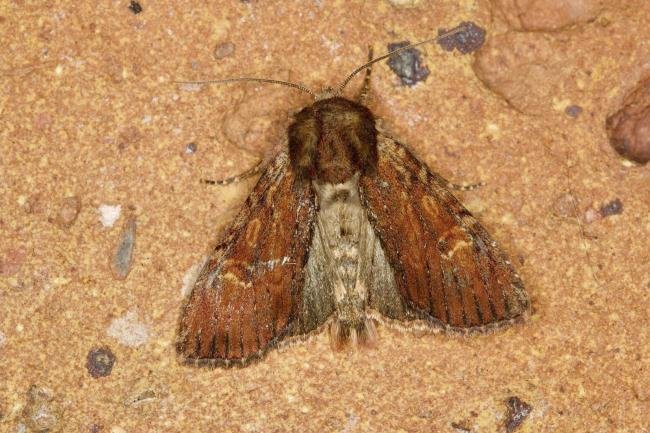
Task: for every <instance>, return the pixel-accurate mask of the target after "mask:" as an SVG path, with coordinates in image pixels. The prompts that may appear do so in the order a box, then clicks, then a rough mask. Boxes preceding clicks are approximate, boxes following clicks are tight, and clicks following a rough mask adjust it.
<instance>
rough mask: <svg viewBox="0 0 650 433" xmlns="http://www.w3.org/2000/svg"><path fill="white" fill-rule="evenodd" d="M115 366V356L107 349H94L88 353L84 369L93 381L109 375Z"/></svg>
mask: <svg viewBox="0 0 650 433" xmlns="http://www.w3.org/2000/svg"><path fill="white" fill-rule="evenodd" d="M113 364H115V355H113V352H111V349H109V348H108V347H96V348H94V349H91V350H90V352H88V357H87V360H86V368H87V369H88V373H90V375H91V376H92V377H94V378H95V379H97V378H99V377H106V376H108V375H110V374H111V371H112V370H113Z"/></svg>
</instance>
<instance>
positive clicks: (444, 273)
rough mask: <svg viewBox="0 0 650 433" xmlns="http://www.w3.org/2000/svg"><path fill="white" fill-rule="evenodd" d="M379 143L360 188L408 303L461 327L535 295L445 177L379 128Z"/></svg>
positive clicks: (496, 316)
mask: <svg viewBox="0 0 650 433" xmlns="http://www.w3.org/2000/svg"><path fill="white" fill-rule="evenodd" d="M378 146H379V163H378V169H377V171H376V172H375V173H372V174H368V175H365V176H362V177H361V179H360V184H359V185H360V192H361V196H362V203H363V204H364V206H365V207H366V210H367V212H368V218H369V220H370V222H371V224H372V226H373V227H374V229H375V232H376V233H377V236H378V237H379V239H380V241H381V245H382V246H383V249H384V251H385V254H386V257H387V258H388V261H389V263H390V266H391V268H392V269H393V273H394V276H395V283H396V286H397V290H398V292H399V293H400V295H401V297H402V299H403V301H404V303H405V306H406V307H407V309H408V310H410V312H411V313H413V315H414V316H415V317H417V318H423V319H428V320H429V321H431V322H433V323H435V324H438V325H441V326H444V327H451V328H458V329H478V330H480V329H485V328H487V327H488V326H493V325H495V324H496V325H498V324H503V323H507V322H509V321H511V320H512V319H515V318H517V317H519V316H521V315H522V314H523V313H524V312H525V311H526V310H527V309H528V307H529V300H528V296H527V295H526V292H525V290H524V287H523V284H522V282H521V280H520V278H519V276H518V275H517V273H516V272H515V271H514V269H513V267H512V265H511V264H510V262H509V261H508V259H507V258H506V257H505V255H504V254H503V253H502V252H501V251H500V250H499V249H498V247H497V246H496V243H495V242H494V241H493V240H492V238H491V237H490V236H489V235H488V233H487V232H486V231H485V229H484V228H483V227H482V226H481V225H480V224H479V223H478V221H477V220H476V219H475V218H474V217H473V216H472V215H471V214H470V213H469V211H467V209H465V208H464V207H463V206H462V205H461V204H460V203H459V202H458V200H456V198H455V197H454V196H453V195H452V194H451V193H450V192H449V191H448V190H447V182H446V181H445V180H444V179H443V178H441V177H440V176H438V175H437V174H435V173H432V172H431V171H429V169H428V168H427V167H426V166H425V165H424V164H422V163H421V162H420V161H418V160H417V158H416V157H415V156H414V155H413V154H412V153H411V152H410V151H409V150H408V149H406V148H405V147H404V146H402V145H401V144H399V143H397V142H395V141H394V140H393V139H391V138H389V137H385V136H382V135H380V136H379V142H378ZM395 318H396V319H403V317H395Z"/></svg>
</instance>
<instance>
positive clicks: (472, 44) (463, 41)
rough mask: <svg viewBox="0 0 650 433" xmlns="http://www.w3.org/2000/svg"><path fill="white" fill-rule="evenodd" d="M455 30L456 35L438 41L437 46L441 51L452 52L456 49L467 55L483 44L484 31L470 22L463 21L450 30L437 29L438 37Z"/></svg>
mask: <svg viewBox="0 0 650 433" xmlns="http://www.w3.org/2000/svg"><path fill="white" fill-rule="evenodd" d="M455 30H458V33H454V34H453V35H449V36H447V37H444V38H440V39H438V44H439V45H440V47H442V49H443V50H446V51H454V49H456V50H458V51H459V52H461V53H462V54H469V53H471V52H473V51H476V50H478V49H479V48H481V47H482V46H483V44H484V43H485V34H486V32H485V29H484V28H482V27H479V26H477V25H476V24H474V23H473V22H471V21H464V22H462V23H460V24H459V25H458V27H455V28H453V29H451V30H447V29H444V28H443V29H439V30H438V36H440V35H443V34H445V33H447V32H450V31H455Z"/></svg>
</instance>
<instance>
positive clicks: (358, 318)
mask: <svg viewBox="0 0 650 433" xmlns="http://www.w3.org/2000/svg"><path fill="white" fill-rule="evenodd" d="M462 30H463V29H462V26H461V27H458V28H456V29H454V30H451V31H450V32H447V33H445V34H443V35H439V36H438V37H437V38H435V39H434V40H440V39H441V38H445V37H449V35H453V34H455V33H458V32H460V31H462ZM426 42H430V41H424V42H421V43H426ZM412 46H413V45H412ZM412 46H411V47H412ZM406 48H410V47H403V48H400V49H399V50H395V51H393V52H391V53H389V54H387V55H385V56H382V57H379V58H375V59H372V60H371V61H370V62H369V63H367V64H365V65H363V66H362V67H360V68H357V70H355V71H354V72H353V73H352V74H351V75H350V76H349V77H348V78H347V79H346V80H345V81H344V82H343V83H342V84H341V85H340V86H339V87H338V88H336V89H327V90H325V91H324V92H323V93H321V94H318V95H316V94H314V93H313V92H311V91H310V90H309V89H306V88H304V87H303V86H301V85H298V84H293V83H281V82H277V81H274V80H263V79H255V78H237V79H229V80H218V82H231V81H265V82H272V83H276V84H286V85H290V86H292V87H296V88H299V89H301V90H304V91H307V92H309V93H310V94H312V95H313V96H314V99H315V102H314V103H313V104H312V105H310V106H308V107H305V108H303V109H302V110H301V111H300V112H298V113H297V114H296V115H295V116H294V120H293V123H292V124H291V125H290V127H289V129H288V140H287V141H288V148H287V150H284V151H281V152H279V153H278V154H277V155H276V156H275V157H274V158H273V159H272V160H271V161H270V162H269V163H267V164H265V165H263V168H262V174H261V177H260V178H259V180H258V182H257V184H256V185H255V187H254V188H253V191H252V192H251V193H250V195H249V197H248V199H247V200H246V202H245V204H244V206H243V208H242V209H241V211H240V212H239V214H238V216H237V217H236V218H235V220H234V222H233V223H232V224H231V225H230V227H229V228H228V229H227V230H226V231H225V233H224V235H223V236H222V238H221V240H220V241H219V243H218V244H217V246H216V247H215V248H214V250H213V251H212V253H211V254H210V256H209V258H208V260H207V262H206V263H205V265H204V266H203V268H202V270H201V271H200V273H199V276H198V279H197V280H196V283H195V285H194V287H193V289H192V291H191V293H190V294H189V296H188V297H187V299H186V301H185V304H184V306H183V308H182V314H181V318H180V325H179V331H178V340H177V343H176V348H177V351H178V353H179V355H180V357H181V358H182V359H183V360H184V361H185V362H190V363H196V364H207V365H212V366H232V365H238V366H243V365H247V364H249V363H250V362H251V361H253V360H255V359H259V358H261V357H262V356H263V355H264V354H265V353H266V352H267V351H268V350H269V349H271V348H273V347H275V346H277V345H278V344H279V343H280V342H281V341H283V340H284V341H286V340H288V339H290V338H292V337H293V338H295V337H298V336H304V335H307V334H310V333H314V332H319V331H320V330H321V329H323V328H327V329H328V330H329V336H330V342H331V344H332V346H333V347H334V348H342V347H345V346H347V345H357V344H358V345H369V346H372V345H374V344H375V343H376V341H377V330H376V322H379V323H382V324H387V325H389V326H390V325H391V324H400V323H408V324H411V325H414V324H420V325H423V326H424V327H425V328H427V329H432V330H433V329H443V330H446V331H460V332H471V331H487V330H489V329H494V328H497V327H499V326H503V325H507V324H510V323H513V322H514V321H515V320H516V319H518V318H521V317H523V316H525V314H526V312H527V311H528V309H529V306H530V301H529V298H528V296H527V294H526V292H525V290H524V287H523V284H522V282H521V279H520V277H519V276H518V275H517V273H516V272H515V270H514V269H513V267H512V265H511V263H510V261H509V260H508V259H507V257H506V256H505V254H504V253H503V252H502V251H501V250H500V249H499V248H498V247H497V244H496V243H495V241H494V240H493V239H492V238H491V237H490V235H489V234H488V233H487V231H486V230H485V229H484V228H483V227H482V226H481V224H480V223H479V222H478V221H477V220H476V219H475V218H474V217H473V216H472V215H471V214H470V212H469V211H468V210H467V209H465V208H464V207H463V206H462V205H461V204H460V203H459V201H458V200H457V199H456V198H455V197H454V196H453V195H452V194H451V192H450V191H449V189H450V187H452V186H453V185H451V184H449V183H448V182H447V181H446V180H444V179H443V178H442V177H441V176H439V175H438V174H436V173H434V172H432V171H431V170H429V168H428V167H427V166H426V165H424V164H423V163H422V162H420V161H419V160H418V159H417V158H416V157H415V156H414V155H413V153H411V151H409V149H408V148H407V147H405V146H404V145H403V144H401V143H400V142H399V141H397V140H396V139H395V138H393V137H391V136H389V135H388V134H387V133H386V132H384V131H383V130H382V129H381V127H380V125H379V124H378V122H376V119H375V117H374V116H373V114H372V113H371V112H370V110H369V109H368V108H366V107H365V106H364V105H363V102H364V100H365V97H366V95H367V90H368V83H369V77H370V69H369V66H370V65H371V64H372V63H375V62H376V61H379V60H382V59H385V58H387V57H389V56H390V55H392V54H394V53H395V52H397V51H401V50H403V49H406ZM364 69H365V70H366V80H365V83H364V86H363V90H362V91H361V93H360V95H359V97H358V98H356V99H355V100H351V99H346V98H344V97H343V96H341V93H342V90H343V88H344V87H345V85H346V84H347V83H348V82H349V81H350V79H351V78H352V77H353V76H354V75H355V74H357V73H358V72H360V71H362V70H364Z"/></svg>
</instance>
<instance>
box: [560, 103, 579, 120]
mask: <svg viewBox="0 0 650 433" xmlns="http://www.w3.org/2000/svg"><path fill="white" fill-rule="evenodd" d="M564 113H565V114H566V115H567V116H569V117H573V118H574V119H575V118H576V117H578V116H579V115H580V114H582V107H581V106H579V105H569V106H568V107H566V108H565V110H564Z"/></svg>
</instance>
